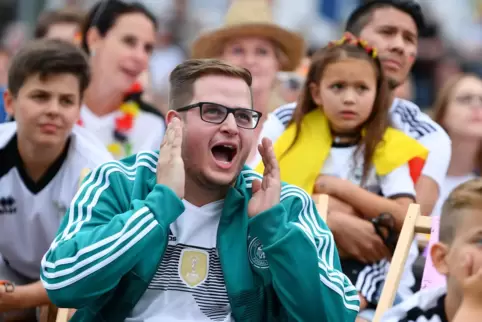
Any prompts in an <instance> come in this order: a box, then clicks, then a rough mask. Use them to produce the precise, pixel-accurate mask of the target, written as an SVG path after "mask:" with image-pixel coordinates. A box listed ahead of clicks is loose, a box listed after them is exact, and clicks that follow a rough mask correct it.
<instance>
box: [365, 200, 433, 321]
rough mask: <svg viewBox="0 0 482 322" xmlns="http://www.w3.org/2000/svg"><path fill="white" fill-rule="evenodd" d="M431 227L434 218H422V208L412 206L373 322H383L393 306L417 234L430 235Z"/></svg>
mask: <svg viewBox="0 0 482 322" xmlns="http://www.w3.org/2000/svg"><path fill="white" fill-rule="evenodd" d="M431 227H432V218H431V217H427V216H422V214H421V212H420V206H419V205H418V204H411V205H410V207H409V208H408V212H407V216H406V217H405V220H404V222H403V227H402V231H401V232H400V236H399V238H398V242H397V246H396V247H395V252H394V254H393V257H392V261H391V263H390V269H389V270H388V275H387V278H386V280H385V285H384V287H383V291H382V295H381V297H380V301H379V302H378V305H377V309H376V311H375V317H374V319H373V322H382V316H383V314H385V312H386V311H387V310H388V309H389V308H391V307H392V305H393V301H394V299H395V295H396V292H397V289H398V285H399V284H400V279H401V277H402V273H403V269H404V266H405V262H406V260H407V257H408V253H409V250H410V246H411V244H412V241H413V238H414V236H415V233H424V234H430V231H431Z"/></svg>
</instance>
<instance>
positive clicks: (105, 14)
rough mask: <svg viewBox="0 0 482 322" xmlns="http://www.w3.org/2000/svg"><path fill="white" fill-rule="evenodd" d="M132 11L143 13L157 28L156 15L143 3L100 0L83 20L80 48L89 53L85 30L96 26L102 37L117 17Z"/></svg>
mask: <svg viewBox="0 0 482 322" xmlns="http://www.w3.org/2000/svg"><path fill="white" fill-rule="evenodd" d="M132 13H140V14H143V15H145V16H146V17H147V18H148V19H149V20H150V21H152V24H153V25H154V28H156V29H157V19H156V17H155V16H154V15H153V14H152V13H151V12H150V11H149V10H148V9H147V8H146V7H145V6H144V5H142V4H140V3H138V2H133V3H124V2H122V1H119V0H102V1H100V2H99V3H97V4H96V5H95V6H93V7H92V9H91V10H90V11H89V12H88V14H87V17H86V19H85V21H84V25H83V26H82V31H81V32H82V49H84V50H85V52H86V53H88V54H90V50H89V46H88V45H87V32H88V31H89V29H90V28H92V27H95V28H97V30H98V31H99V34H100V35H101V36H102V37H104V36H105V35H106V34H107V32H108V31H109V30H110V29H111V28H112V26H113V25H114V24H115V22H116V21H117V18H119V17H120V16H122V15H125V14H132Z"/></svg>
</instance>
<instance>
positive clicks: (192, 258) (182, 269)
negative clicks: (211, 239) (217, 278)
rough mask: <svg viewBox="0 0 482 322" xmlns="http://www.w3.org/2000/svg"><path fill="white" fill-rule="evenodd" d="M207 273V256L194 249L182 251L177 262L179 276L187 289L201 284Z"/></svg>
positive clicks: (205, 253)
mask: <svg viewBox="0 0 482 322" xmlns="http://www.w3.org/2000/svg"><path fill="white" fill-rule="evenodd" d="M208 271H209V254H208V253H207V252H206V251H203V250H200V249H194V248H188V249H183V250H182V252H181V258H180V260H179V276H180V277H181V280H182V281H183V282H184V283H185V284H186V285H187V286H189V287H196V286H198V285H199V284H201V283H203V282H204V281H205V280H206V278H207V276H208Z"/></svg>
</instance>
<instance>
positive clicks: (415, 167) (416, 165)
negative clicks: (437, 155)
mask: <svg viewBox="0 0 482 322" xmlns="http://www.w3.org/2000/svg"><path fill="white" fill-rule="evenodd" d="M424 165H425V159H424V158H421V157H415V158H413V159H412V160H410V161H409V162H408V167H409V168H410V176H411V177H412V180H413V182H414V183H417V180H418V178H419V177H420V175H421V174H422V169H423V166H424Z"/></svg>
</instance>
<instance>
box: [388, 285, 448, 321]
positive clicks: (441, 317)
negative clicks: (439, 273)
mask: <svg viewBox="0 0 482 322" xmlns="http://www.w3.org/2000/svg"><path fill="white" fill-rule="evenodd" d="M446 294H447V289H446V288H445V286H442V287H438V288H427V289H424V290H421V291H420V292H418V293H416V294H414V295H413V296H412V297H410V298H409V299H408V300H406V301H405V302H402V303H400V304H399V305H396V306H394V307H393V308H391V309H390V310H389V311H387V312H386V313H385V314H384V315H383V318H382V322H448V320H447V314H446V313H445V296H446Z"/></svg>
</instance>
